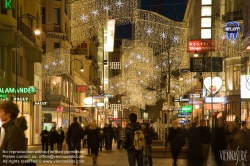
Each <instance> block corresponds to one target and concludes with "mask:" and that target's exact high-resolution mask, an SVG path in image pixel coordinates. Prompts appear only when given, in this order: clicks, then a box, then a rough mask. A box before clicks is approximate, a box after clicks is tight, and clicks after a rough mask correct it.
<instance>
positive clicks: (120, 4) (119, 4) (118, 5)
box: [115, 0, 124, 8]
mask: <svg viewBox="0 0 250 166" xmlns="http://www.w3.org/2000/svg"><path fill="white" fill-rule="evenodd" d="M115 5H116V6H117V7H119V8H121V7H123V5H124V3H123V2H121V1H120V0H119V1H116V3H115Z"/></svg>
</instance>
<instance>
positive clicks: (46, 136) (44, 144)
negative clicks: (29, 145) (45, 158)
mask: <svg viewBox="0 0 250 166" xmlns="http://www.w3.org/2000/svg"><path fill="white" fill-rule="evenodd" d="M40 136H41V142H42V149H43V151H44V150H46V153H47V152H48V150H49V149H48V147H49V131H48V130H47V127H45V128H44V130H43V131H42V132H41V134H40Z"/></svg>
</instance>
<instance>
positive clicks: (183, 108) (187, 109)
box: [181, 105, 193, 113]
mask: <svg viewBox="0 0 250 166" xmlns="http://www.w3.org/2000/svg"><path fill="white" fill-rule="evenodd" d="M181 111H182V112H185V113H187V112H192V111H193V107H192V106H191V105H183V106H181Z"/></svg>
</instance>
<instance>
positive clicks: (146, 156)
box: [143, 123, 154, 166]
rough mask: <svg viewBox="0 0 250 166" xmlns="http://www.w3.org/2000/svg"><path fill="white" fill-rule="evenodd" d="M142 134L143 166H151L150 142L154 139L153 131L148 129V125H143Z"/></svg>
mask: <svg viewBox="0 0 250 166" xmlns="http://www.w3.org/2000/svg"><path fill="white" fill-rule="evenodd" d="M143 134H144V137H145V140H146V147H145V149H143V166H152V165H153V160H152V146H151V144H152V140H153V137H154V130H153V129H152V128H151V127H150V124H149V123H146V124H145V128H144V129H143Z"/></svg>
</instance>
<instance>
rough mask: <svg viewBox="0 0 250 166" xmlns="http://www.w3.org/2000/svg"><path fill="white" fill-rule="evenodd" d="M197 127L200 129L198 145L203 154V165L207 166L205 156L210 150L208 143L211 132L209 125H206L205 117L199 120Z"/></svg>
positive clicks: (210, 140)
mask: <svg viewBox="0 0 250 166" xmlns="http://www.w3.org/2000/svg"><path fill="white" fill-rule="evenodd" d="M199 128H200V130H201V136H200V139H201V142H200V145H201V151H202V156H203V166H207V158H208V154H209V150H210V144H211V142H212V132H211V130H210V127H208V126H206V120H205V119H201V120H200V126H199Z"/></svg>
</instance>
